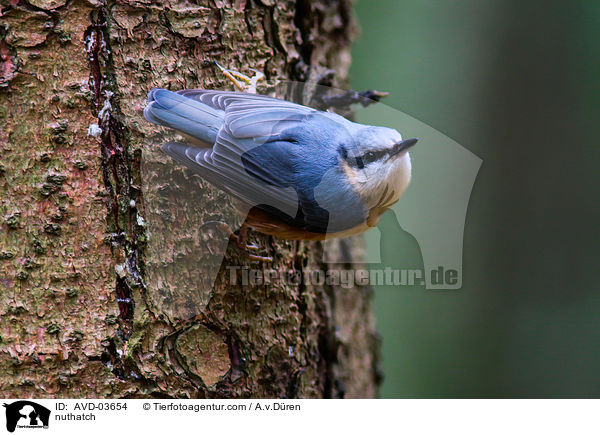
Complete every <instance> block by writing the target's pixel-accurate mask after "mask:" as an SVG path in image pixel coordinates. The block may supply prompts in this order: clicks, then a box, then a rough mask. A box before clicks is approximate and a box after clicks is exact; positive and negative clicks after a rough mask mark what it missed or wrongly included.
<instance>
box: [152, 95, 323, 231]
mask: <svg viewBox="0 0 600 435" xmlns="http://www.w3.org/2000/svg"><path fill="white" fill-rule="evenodd" d="M177 94H178V95H179V96H180V97H186V98H191V99H193V100H194V101H195V102H197V103H201V104H204V105H206V106H208V107H210V108H211V109H212V110H214V111H215V112H219V113H221V114H222V119H223V121H224V122H223V123H222V126H221V128H220V130H219V132H218V134H217V136H216V139H215V143H214V145H213V147H212V148H198V147H195V146H190V145H187V144H184V143H168V144H165V145H164V146H163V147H162V149H163V150H164V152H165V153H167V154H168V155H170V156H171V157H173V158H174V159H176V160H177V161H179V162H180V163H182V164H184V165H186V166H187V167H189V168H190V169H192V170H193V171H194V172H196V173H198V174H199V175H201V176H202V177H203V178H204V179H206V180H207V181H209V182H210V183H212V184H214V185H215V186H217V187H219V188H220V189H222V190H224V191H227V192H229V193H230V194H232V195H233V196H235V197H237V198H238V199H240V200H242V201H243V202H244V203H246V204H247V205H248V206H250V207H252V206H259V207H261V208H263V209H265V210H267V211H269V212H270V213H275V214H279V215H280V216H279V217H280V218H283V219H284V220H286V221H288V222H289V223H291V224H293V225H295V226H298V227H304V228H307V229H310V230H312V231H318V232H326V231H327V226H328V221H329V213H328V210H325V209H323V208H322V205H319V204H317V203H316V201H315V199H314V193H313V189H314V187H315V186H316V185H317V184H318V183H319V181H320V177H319V174H311V176H312V178H314V180H312V179H307V177H306V176H305V175H306V174H308V173H309V172H310V171H303V173H304V175H303V176H300V175H299V174H298V162H300V161H304V162H305V163H306V164H309V166H310V167H312V168H314V167H322V165H321V162H312V163H310V162H308V161H307V159H319V158H321V157H320V155H319V154H320V153H319V144H317V143H313V142H316V141H312V140H302V139H303V135H305V134H306V131H307V130H310V128H307V125H308V124H310V122H309V121H310V120H311V119H314V117H313V115H315V114H316V113H317V111H316V110H314V109H311V108H309V107H305V106H301V105H298V104H294V103H291V102H288V101H284V100H279V99H275V98H271V97H267V96H261V95H255V94H246V93H240V92H223V91H210V90H183V91H179V92H177ZM187 107H189V106H187ZM313 130H314V129H313ZM303 132H304V133H303ZM307 147H314V148H315V149H314V150H313V149H311V150H307ZM307 151H309V152H308V154H309V156H307ZM321 154H325V153H321ZM300 155H302V156H303V157H302V158H299V156H300ZM308 178H310V177H308Z"/></svg>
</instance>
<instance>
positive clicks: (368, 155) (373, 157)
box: [363, 151, 377, 163]
mask: <svg viewBox="0 0 600 435" xmlns="http://www.w3.org/2000/svg"><path fill="white" fill-rule="evenodd" d="M363 159H364V161H365V162H367V163H371V162H374V161H375V160H377V155H376V154H375V153H374V152H372V151H369V152H368V153H366V154H365V155H364V156H363Z"/></svg>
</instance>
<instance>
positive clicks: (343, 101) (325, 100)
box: [317, 89, 389, 109]
mask: <svg viewBox="0 0 600 435" xmlns="http://www.w3.org/2000/svg"><path fill="white" fill-rule="evenodd" d="M388 95H389V94H388V93H387V92H380V91H375V90H373V89H369V90H368V91H363V92H356V91H353V90H349V91H346V92H344V93H343V94H338V95H319V96H318V97H317V100H318V103H319V105H321V106H322V107H323V108H324V109H328V108H331V107H333V108H338V109H344V108H349V107H350V106H351V105H352V104H356V103H360V104H361V105H362V106H363V107H367V106H369V105H371V104H375V103H378V102H379V100H381V99H382V98H384V97H387V96H388Z"/></svg>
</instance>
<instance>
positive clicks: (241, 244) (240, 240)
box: [200, 221, 273, 263]
mask: <svg viewBox="0 0 600 435" xmlns="http://www.w3.org/2000/svg"><path fill="white" fill-rule="evenodd" d="M209 225H214V226H215V227H217V228H218V229H220V230H222V231H223V232H225V233H226V234H227V235H228V236H229V238H230V239H231V240H233V241H234V242H235V244H236V245H237V247H238V248H239V249H240V250H241V251H242V252H244V253H245V254H246V256H247V257H248V258H249V259H250V260H251V261H261V262H263V263H271V262H273V258H271V257H263V256H260V255H254V254H251V253H249V252H248V251H255V252H256V251H258V250H260V247H258V246H256V245H253V244H250V243H246V238H247V233H248V228H247V227H246V225H245V224H244V225H242V227H241V228H240V234H239V235H236V234H235V233H234V232H233V230H232V229H231V227H230V226H229V225H227V224H226V223H225V222H222V221H206V222H204V223H203V224H202V226H201V227H200V229H203V228H204V227H207V226H209Z"/></svg>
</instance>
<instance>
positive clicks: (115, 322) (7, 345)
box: [0, 0, 379, 398]
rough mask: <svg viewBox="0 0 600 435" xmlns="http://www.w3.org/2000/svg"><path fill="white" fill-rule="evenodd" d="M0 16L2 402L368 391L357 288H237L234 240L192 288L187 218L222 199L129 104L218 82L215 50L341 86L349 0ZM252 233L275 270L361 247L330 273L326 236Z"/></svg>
mask: <svg viewBox="0 0 600 435" xmlns="http://www.w3.org/2000/svg"><path fill="white" fill-rule="evenodd" d="M1 14H2V16H1V17H0V20H1V21H0V217H2V219H3V220H2V222H1V233H0V235H1V237H0V316H1V318H0V328H1V329H0V372H1V373H2V375H0V394H1V395H2V396H4V397H7V396H13V397H15V396H18V397H26V396H35V397H192V398H202V397H373V396H375V395H376V392H377V383H378V379H379V376H378V370H377V365H378V363H377V351H378V343H377V338H376V335H375V332H374V322H373V317H372V313H371V292H370V289H369V288H365V287H354V288H351V289H342V288H338V287H336V286H311V285H294V284H290V283H280V284H272V285H261V286H242V285H233V286H232V285H229V283H228V279H229V272H228V270H227V265H231V264H235V265H240V266H248V267H252V268H256V267H258V266H257V265H256V264H255V263H251V262H249V261H248V259H247V258H246V257H245V256H244V255H242V254H240V252H239V250H238V249H237V248H236V247H235V245H233V244H232V245H231V246H230V247H229V248H228V250H227V255H226V259H225V261H224V262H223V264H222V265H221V269H220V272H219V274H218V276H217V279H216V282H215V283H214V285H212V282H209V283H205V282H204V281H206V279H205V276H204V275H203V270H202V267H201V266H200V264H202V259H203V258H204V256H206V255H207V249H208V250H209V248H210V240H209V241H208V242H207V241H206V238H207V237H206V234H202V232H201V231H199V228H200V226H201V225H202V223H203V222H205V221H206V220H207V219H210V218H211V217H214V216H218V217H221V218H222V217H224V216H226V217H227V216H229V217H230V215H233V213H234V212H233V208H232V206H231V200H230V198H229V197H227V195H225V194H223V193H221V192H219V191H218V190H216V189H214V188H212V187H210V186H209V185H208V184H206V183H204V182H203V181H202V180H200V179H199V178H198V177H195V176H192V175H190V174H189V173H188V172H186V171H185V170H183V169H181V168H177V167H176V166H175V165H173V164H172V163H171V162H170V161H169V160H168V159H167V158H166V157H165V156H163V155H162V154H161V153H160V152H158V151H157V146H158V144H159V143H160V137H159V136H158V135H157V133H156V132H157V128H156V127H154V126H152V125H151V124H149V123H147V122H146V121H144V119H143V116H142V113H141V110H142V109H143V107H144V105H145V98H146V94H147V92H148V90H149V89H151V88H153V87H165V88H169V89H174V90H175V89H180V88H196V87H207V88H221V87H223V86H225V85H226V82H225V79H224V77H222V76H221V75H219V74H218V71H217V70H216V69H215V68H214V64H213V61H214V60H217V61H219V62H220V63H221V64H223V65H226V66H228V67H230V68H233V69H237V70H239V71H247V68H248V67H254V68H258V69H260V70H262V71H264V72H265V74H266V75H267V78H268V79H270V80H277V79H293V80H313V81H317V80H320V81H321V82H322V83H323V82H324V81H325V82H327V81H329V82H330V83H331V84H337V85H339V86H343V84H344V80H345V75H346V72H347V67H348V64H349V51H348V50H349V43H350V40H351V36H352V34H353V30H354V27H353V22H352V17H351V4H350V2H349V0H337V1H325V0H320V1H316V0H315V1H309V0H298V1H291V0H290V1H286V0H278V1H275V0H269V1H267V0H262V1H258V0H247V1H241V0H240V1H233V0H232V1H226V0H212V1H189V2H188V1H183V0H172V1H166V2H159V3H148V2H141V1H140V2H137V1H114V0H108V3H103V2H97V1H84V0H30V1H29V2H27V1H23V0H10V1H8V2H5V0H3V2H2V12H1ZM331 71H335V75H333V74H331ZM92 124H97V125H98V128H99V129H101V130H102V132H101V133H100V134H99V135H98V136H97V137H94V136H93V135H88V128H89V126H90V125H92ZM97 131H99V130H97ZM142 165H143V166H142ZM182 191H184V192H187V191H189V192H192V194H193V198H196V199H197V198H201V201H190V197H185V196H183V195H181V194H180V192H182ZM153 228H162V229H165V228H166V229H168V231H155V230H153ZM211 235H213V233H209V239H210V236H211ZM250 239H251V241H252V242H254V243H255V244H257V245H258V246H260V247H261V251H262V252H263V253H268V254H270V255H272V256H273V258H274V262H273V264H272V265H271V266H270V267H272V268H273V269H278V270H292V271H303V270H307V269H316V268H319V269H324V270H326V269H327V268H332V267H338V268H348V267H351V263H352V261H353V260H352V256H355V255H359V254H360V252H359V251H360V239H348V240H344V241H340V242H339V243H337V244H335V245H334V246H333V249H332V250H331V251H330V252H328V253H327V255H329V256H330V258H334V259H339V263H340V264H338V265H337V266H332V265H331V264H321V263H322V262H321V259H322V255H323V245H322V244H321V243H316V242H310V243H307V242H286V241H280V240H275V239H273V238H270V237H266V236H262V235H259V234H255V233H252V232H251V233H250ZM355 258H356V257H355ZM203 280H204V281H203ZM192 284H193V285H192ZM196 284H197V285H196Z"/></svg>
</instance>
